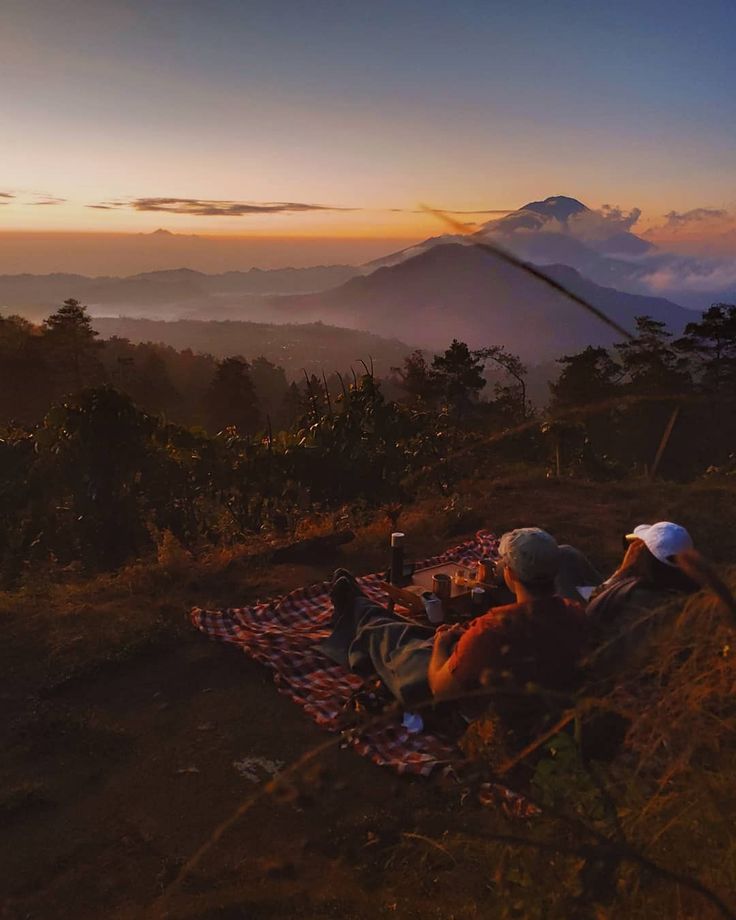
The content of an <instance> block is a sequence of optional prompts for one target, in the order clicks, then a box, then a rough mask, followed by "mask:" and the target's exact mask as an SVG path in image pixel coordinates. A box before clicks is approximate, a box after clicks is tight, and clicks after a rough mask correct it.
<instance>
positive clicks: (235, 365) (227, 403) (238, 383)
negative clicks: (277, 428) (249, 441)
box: [204, 357, 262, 434]
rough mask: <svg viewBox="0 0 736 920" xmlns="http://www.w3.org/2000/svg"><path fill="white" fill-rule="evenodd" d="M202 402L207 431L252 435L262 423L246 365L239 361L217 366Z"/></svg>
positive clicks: (220, 363) (228, 359)
mask: <svg viewBox="0 0 736 920" xmlns="http://www.w3.org/2000/svg"><path fill="white" fill-rule="evenodd" d="M204 401H205V412H206V417H207V425H208V428H209V429H210V431H214V432H216V431H221V430H222V429H223V428H229V427H234V428H237V430H238V431H239V432H240V433H241V434H254V433H255V432H256V431H257V430H258V428H259V427H260V425H261V423H262V419H261V412H260V409H259V407H258V400H257V397H256V392H255V388H254V386H253V381H252V380H251V377H250V365H249V364H248V362H247V361H246V360H245V359H244V358H242V357H234V358H225V359H224V360H223V361H219V362H218V364H217V370H216V371H215V376H214V378H213V380H212V383H211V384H210V387H209V389H208V390H207V393H206V394H205V400H204Z"/></svg>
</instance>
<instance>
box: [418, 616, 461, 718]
mask: <svg viewBox="0 0 736 920" xmlns="http://www.w3.org/2000/svg"><path fill="white" fill-rule="evenodd" d="M462 632H463V629H462V627H461V626H445V627H442V626H441V627H440V628H439V629H438V630H437V632H436V633H435V637H434V645H433V646H432V657H431V658H430V660H429V669H428V671H427V679H428V681H429V688H430V690H431V691H432V696H433V697H434V699H436V700H443V699H450V698H452V697H458V696H460V695H461V693H462V687H461V686H460V684H459V682H458V681H457V680H455V678H454V677H453V674H452V671H450V669H449V668H448V667H447V662H448V661H449V660H450V655H451V653H452V649H453V647H454V645H455V641H456V639H457V638H458V636H460V635H461V634H462Z"/></svg>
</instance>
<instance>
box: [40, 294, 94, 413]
mask: <svg viewBox="0 0 736 920" xmlns="http://www.w3.org/2000/svg"><path fill="white" fill-rule="evenodd" d="M43 325H44V339H45V345H46V350H47V351H48V353H49V357H50V364H51V366H52V367H53V371H54V377H55V383H56V386H55V389H56V394H57V395H68V394H69V393H71V392H77V391H79V390H81V389H82V387H86V386H93V385H95V384H99V383H101V382H102V381H103V380H104V371H103V368H102V364H101V363H100V360H99V358H98V356H97V349H98V345H97V343H96V342H95V338H96V337H97V332H96V330H95V329H93V328H92V319H91V317H90V316H89V315H88V313H87V308H86V307H85V306H82V304H81V303H80V302H79V301H78V300H75V299H74V298H73V297H72V298H69V300H65V301H64V303H63V304H62V306H61V307H59V309H58V310H57V311H56V312H55V313H52V314H51V316H49V318H48V319H47V320H45V321H44V324H43Z"/></svg>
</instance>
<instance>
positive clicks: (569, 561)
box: [555, 544, 603, 602]
mask: <svg viewBox="0 0 736 920" xmlns="http://www.w3.org/2000/svg"><path fill="white" fill-rule="evenodd" d="M602 581H603V576H602V575H601V574H600V572H598V571H597V570H596V569H595V568H594V567H593V565H592V564H591V563H590V561H589V559H588V558H587V557H586V556H585V555H584V554H583V553H581V552H580V550H579V549H576V548H575V547H574V546H569V545H567V544H563V545H562V546H560V570H559V572H558V573H557V578H556V579H555V586H556V590H557V593H558V594H560V595H562V597H568V598H570V599H571V600H574V601H583V602H585V599H584V598H583V597H582V595H581V594H580V592H579V591H578V590H577V589H578V588H579V587H582V586H587V587H597V586H598V585H599V584H601V582H602Z"/></svg>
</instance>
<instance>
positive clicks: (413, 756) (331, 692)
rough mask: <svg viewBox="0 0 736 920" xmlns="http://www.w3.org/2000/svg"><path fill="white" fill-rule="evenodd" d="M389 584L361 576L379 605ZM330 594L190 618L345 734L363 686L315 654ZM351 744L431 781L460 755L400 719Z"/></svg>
mask: <svg viewBox="0 0 736 920" xmlns="http://www.w3.org/2000/svg"><path fill="white" fill-rule="evenodd" d="M496 545H497V540H496V538H495V536H494V535H493V534H491V533H490V532H488V531H480V532H479V533H478V534H477V535H476V537H475V539H474V540H468V541H467V542H465V543H461V544H460V545H459V546H455V547H454V548H452V549H449V550H447V551H446V552H444V553H442V554H441V555H439V556H435V557H433V558H430V559H425V560H423V561H422V562H420V563H418V564H417V568H424V567H426V566H430V565H437V564H440V563H444V562H459V563H470V562H473V561H477V560H479V559H482V558H484V557H486V556H488V555H491V554H493V553H494V552H495V550H496ZM384 580H385V576H384V575H383V574H372V575H364V576H362V577H360V578H358V582H359V584H360V587H361V588H362V590H363V591H364V592H365V594H366V595H368V597H370V598H371V599H373V600H375V601H376V602H377V603H379V604H385V603H386V602H387V601H388V597H387V595H386V593H385V592H384V591H383V590H382V589H381V583H382V582H383V581H384ZM329 590H330V583H329V582H322V583H321V584H316V585H311V586H309V587H305V588H298V589H297V590H296V591H292V592H291V593H290V594H287V595H284V596H283V597H278V598H273V599H271V600H268V601H265V602H263V603H257V604H255V605H253V606H251V607H231V608H228V609H225V610H203V609H201V608H198V607H197V608H194V610H192V612H191V618H192V623H193V624H194V626H196V628H197V629H199V630H201V631H202V632H203V633H205V635H207V636H209V637H210V638H212V639H218V640H219V641H221V642H229V643H232V644H234V645H238V646H240V647H241V648H242V649H243V651H244V652H245V654H246V655H248V656H249V657H251V658H254V659H255V660H256V661H260V662H261V663H262V664H264V665H266V667H268V668H269V669H270V670H271V671H272V672H273V677H274V682H275V684H276V687H277V688H278V690H279V691H280V692H281V693H284V694H286V695H287V696H289V697H290V698H291V699H292V700H294V702H295V703H298V705H299V706H301V707H302V708H303V709H304V711H305V712H306V713H307V714H308V715H309V716H310V717H311V718H312V719H314V721H315V722H316V723H317V724H318V725H321V726H323V727H324V728H326V729H328V730H331V731H339V730H340V729H341V728H343V727H344V725H343V722H344V714H345V706H346V704H347V702H348V701H349V699H350V698H351V697H352V696H353V695H354V694H355V692H356V691H357V690H359V689H360V688H361V687H362V686H363V683H364V681H363V679H362V678H361V677H359V676H358V675H356V674H352V673H351V672H350V671H348V670H347V669H346V668H343V667H341V666H340V665H337V664H334V663H333V662H332V661H330V659H329V658H327V657H326V656H324V655H323V654H321V653H320V652H319V651H318V650H317V649H316V648H315V645H316V643H318V642H320V641H321V640H322V639H325V638H327V636H328V635H329V634H330V629H331V627H330V618H331V616H332V602H331V600H330V595H329ZM346 738H347V739H348V743H350V744H352V745H353V746H354V747H355V749H356V750H357V751H358V752H359V753H360V754H362V755H363V756H365V757H368V758H370V759H371V760H372V761H373V762H374V763H376V764H379V765H381V766H388V767H392V768H393V769H395V770H397V771H398V772H399V773H415V774H419V775H421V776H428V775H429V774H430V773H432V772H433V771H434V770H436V769H438V768H444V767H447V766H449V765H450V764H451V763H452V761H453V760H456V759H457V757H458V751H457V748H456V747H455V746H454V745H453V744H452V742H451V741H450V740H449V739H445V738H441V737H438V736H437V735H434V734H431V733H427V732H421V733H418V734H410V733H409V732H408V731H407V730H406V729H405V728H403V727H402V725H401V714H400V713H399V714H397V715H396V718H395V720H392V721H391V722H390V723H389V724H381V725H380V726H376V727H372V728H368V729H367V730H366V731H365V732H363V733H360V732H358V733H353V732H351V733H348V734H347V735H346Z"/></svg>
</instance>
